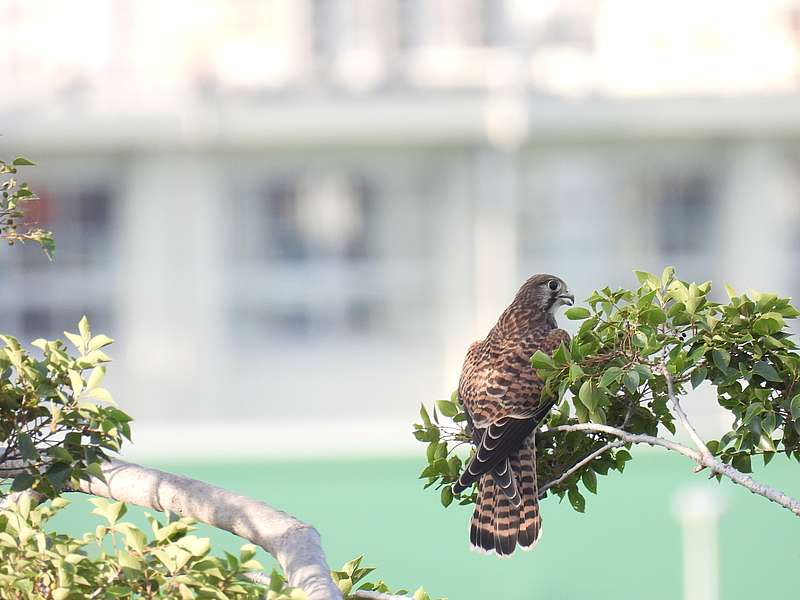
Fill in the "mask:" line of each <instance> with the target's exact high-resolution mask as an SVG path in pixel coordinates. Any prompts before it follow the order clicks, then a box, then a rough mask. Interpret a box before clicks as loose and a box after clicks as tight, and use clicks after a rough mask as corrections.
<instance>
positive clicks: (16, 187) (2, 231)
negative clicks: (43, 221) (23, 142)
mask: <svg viewBox="0 0 800 600" xmlns="http://www.w3.org/2000/svg"><path fill="white" fill-rule="evenodd" d="M33 164H34V163H32V162H31V161H30V160H28V159H27V158H25V157H23V156H18V157H16V158H15V159H14V160H12V161H11V162H10V163H8V162H5V161H3V160H0V239H4V240H6V241H7V242H8V244H9V245H13V244H15V243H17V242H26V241H31V242H34V243H36V244H39V246H41V248H42V250H43V251H44V253H45V254H46V255H47V257H48V258H50V259H52V258H53V253H54V252H55V241H54V239H53V234H52V232H50V231H45V230H44V229H40V228H38V227H35V226H33V225H30V226H29V225H27V224H23V223H22V220H23V219H24V217H25V213H24V211H23V207H24V204H25V203H26V202H29V201H31V200H38V197H37V196H36V195H35V194H34V193H33V192H32V191H31V189H30V188H29V187H28V184H26V183H20V182H19V181H17V179H16V177H15V175H16V174H17V170H18V167H27V166H32V165H33ZM20 225H22V230H20ZM34 225H35V224H34Z"/></svg>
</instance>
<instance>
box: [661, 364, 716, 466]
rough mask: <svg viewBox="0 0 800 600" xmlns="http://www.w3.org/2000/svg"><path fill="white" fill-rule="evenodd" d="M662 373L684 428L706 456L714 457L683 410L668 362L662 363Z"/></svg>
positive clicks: (670, 398)
mask: <svg viewBox="0 0 800 600" xmlns="http://www.w3.org/2000/svg"><path fill="white" fill-rule="evenodd" d="M661 374H662V375H664V379H665V380H666V382H667V395H668V396H669V400H670V402H672V408H673V409H674V410H675V414H677V415H678V419H679V420H680V422H681V424H683V428H684V429H685V430H686V432H687V433H688V434H689V437H690V438H692V442H694V445H695V447H696V448H697V449H698V450H699V451H700V452H701V453H702V454H703V455H704V456H705V457H706V458H712V459H713V457H714V455H713V454H711V451H710V450H709V449H708V446H706V443H705V442H704V441H703V438H701V437H700V435H699V434H698V433H697V430H696V429H695V428H694V426H693V425H692V424H691V423H690V422H689V417H688V416H687V415H686V413H685V412H684V410H683V407H682V406H681V403H680V401H679V400H678V397H677V396H676V395H675V389H674V387H673V385H672V376H671V375H670V374H669V371H668V370H667V365H666V363H661Z"/></svg>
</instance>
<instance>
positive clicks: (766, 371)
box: [753, 360, 783, 383]
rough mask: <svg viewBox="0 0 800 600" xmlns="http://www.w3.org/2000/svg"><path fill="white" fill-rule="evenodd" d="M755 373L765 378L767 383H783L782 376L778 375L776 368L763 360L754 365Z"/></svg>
mask: <svg viewBox="0 0 800 600" xmlns="http://www.w3.org/2000/svg"><path fill="white" fill-rule="evenodd" d="M753 373H755V374H756V375H759V376H761V377H763V378H764V379H766V380H767V381H774V382H777V383H780V382H782V381H783V379H782V378H781V376H780V375H779V374H778V371H776V370H775V367H773V366H772V365H771V364H769V363H768V362H764V361H763V360H760V361H758V362H757V363H756V364H755V365H753Z"/></svg>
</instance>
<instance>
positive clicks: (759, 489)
mask: <svg viewBox="0 0 800 600" xmlns="http://www.w3.org/2000/svg"><path fill="white" fill-rule="evenodd" d="M553 430H554V431H595V432H597V433H605V434H607V435H613V436H614V437H616V438H619V439H621V440H623V441H624V442H626V443H629V444H648V445H650V446H661V447H662V448H666V449H667V450H672V451H673V452H677V453H678V454H682V455H683V456H685V457H687V458H689V459H691V460H693V461H694V462H696V463H697V464H698V465H701V466H703V467H708V468H709V469H711V470H712V471H713V472H715V473H719V474H720V475H723V476H724V477H727V478H728V479H730V480H731V481H733V482H734V483H736V484H739V485H741V486H743V487H745V488H747V489H748V490H750V491H751V492H752V493H754V494H758V495H759V496H764V497H765V498H766V499H767V500H770V501H772V502H774V503H776V504H779V505H781V506H782V507H784V508H785V509H787V510H790V511H792V512H793V513H794V514H795V515H797V516H799V517H800V502H799V501H797V500H795V499H794V498H792V497H791V496H788V495H787V494H784V493H783V492H781V491H780V490H776V489H775V488H773V487H771V486H768V485H765V484H763V483H759V482H757V481H755V480H754V479H753V478H752V477H750V475H747V474H745V473H742V472H741V471H738V470H737V469H734V468H733V467H732V466H731V465H726V464H725V463H724V462H722V461H721V460H718V459H717V458H715V457H714V456H713V455H711V453H709V454H707V455H706V454H703V453H702V452H700V451H698V450H693V449H692V448H689V447H687V446H684V445H682V444H678V443H676V442H673V441H670V440H665V439H664V438H660V437H655V436H652V435H644V434H640V433H628V432H627V431H623V430H622V429H617V428H616V427H609V426H608V425H599V424H597V423H578V424H575V425H560V426H559V427H554V428H553Z"/></svg>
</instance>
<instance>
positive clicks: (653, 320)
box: [641, 306, 667, 325]
mask: <svg viewBox="0 0 800 600" xmlns="http://www.w3.org/2000/svg"><path fill="white" fill-rule="evenodd" d="M641 319H642V321H643V322H645V323H647V324H649V325H661V324H662V323H665V322H666V321H667V315H666V314H665V313H664V311H663V310H661V309H660V308H659V307H657V306H652V307H650V308H648V309H647V310H643V311H642V313H641Z"/></svg>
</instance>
